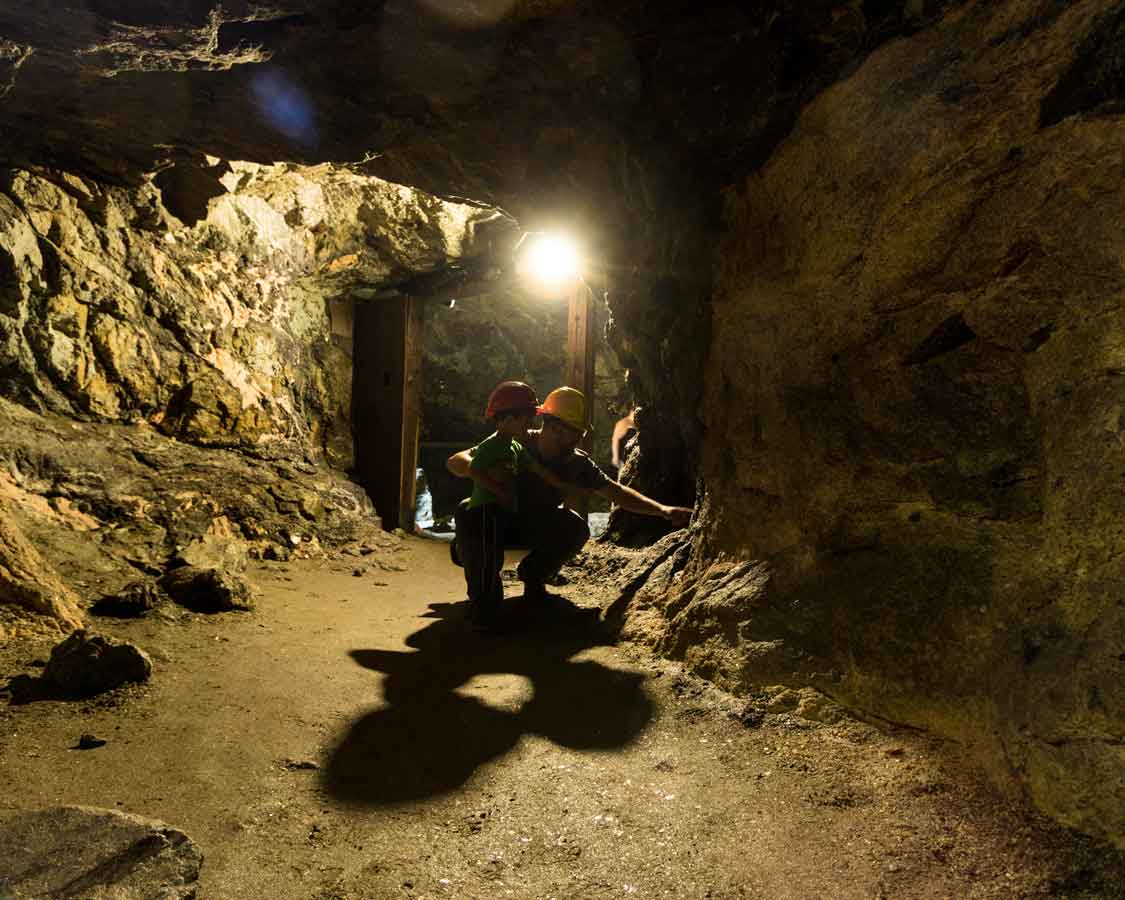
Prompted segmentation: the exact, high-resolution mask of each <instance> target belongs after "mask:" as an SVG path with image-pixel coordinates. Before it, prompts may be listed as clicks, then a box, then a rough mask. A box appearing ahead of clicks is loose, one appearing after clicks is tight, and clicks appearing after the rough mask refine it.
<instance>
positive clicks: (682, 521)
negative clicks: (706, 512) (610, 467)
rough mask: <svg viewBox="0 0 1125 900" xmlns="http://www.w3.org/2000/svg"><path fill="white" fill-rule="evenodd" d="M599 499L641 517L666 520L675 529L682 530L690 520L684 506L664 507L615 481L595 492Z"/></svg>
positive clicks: (687, 510)
mask: <svg viewBox="0 0 1125 900" xmlns="http://www.w3.org/2000/svg"><path fill="white" fill-rule="evenodd" d="M595 493H597V494H598V496H600V497H605V499H606V500H609V501H610V502H611V503H616V504H617V505H618V506H620V507H621V508H622V509H624V510H627V511H629V512H632V513H639V514H640V515H642V516H659V517H660V518H662V519H667V520H668V521H669V522H671V523H672V524H673V525H675V526H676V527H677V528H683V527H684V526H685V525H687V523H688V522H689V521H690V520H691V513H692V511H691V509H689V508H688V507H686V506H666V505H665V504H663V503H657V502H656V501H655V500H653V499H652V498H651V497H646V496H645V495H644V494H642V493H641V492H640V491H635V490H633V489H632V488H631V487H626V486H625V485H623V484H620V483H619V482H616V481H611V482H609V483H608V484H606V485H605V487H603V488H601V489H600V490H598V491H596V492H595Z"/></svg>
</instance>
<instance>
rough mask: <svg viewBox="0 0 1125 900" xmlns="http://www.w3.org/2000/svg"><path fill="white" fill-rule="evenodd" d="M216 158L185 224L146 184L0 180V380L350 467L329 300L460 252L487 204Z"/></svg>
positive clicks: (73, 402) (60, 405) (195, 435)
mask: <svg viewBox="0 0 1125 900" xmlns="http://www.w3.org/2000/svg"><path fill="white" fill-rule="evenodd" d="M216 169H221V170H222V174H221V175H219V176H218V177H217V178H216V179H215V183H216V184H217V186H218V187H217V191H216V196H215V197H214V198H212V199H211V201H210V206H209V209H208V208H206V207H205V208H204V210H203V211H205V212H206V215H205V217H203V218H201V219H200V220H199V221H197V222H195V223H193V224H192V226H191V227H188V226H187V225H185V224H184V223H183V222H182V221H180V220H179V219H177V218H176V217H175V216H173V215H172V213H170V212H169V210H168V209H167V207H166V206H165V205H164V203H163V201H162V196H161V193H160V191H159V189H158V188H157V187H156V186H154V185H152V184H146V185H143V186H141V187H139V188H113V187H107V186H105V185H101V184H98V183H96V182H92V181H89V180H86V179H82V178H79V177H76V176H73V175H60V174H57V173H49V172H42V173H30V172H26V171H10V172H8V173H6V175H5V177H4V180H3V192H2V193H0V260H2V261H3V263H4V268H5V273H6V276H5V279H4V282H3V284H2V285H0V368H2V369H3V371H5V372H6V373H7V374H8V377H7V378H6V379H5V380H4V382H3V385H2V386H0V391H2V392H3V393H4V394H6V395H7V396H9V397H10V398H12V399H16V400H18V401H20V402H23V403H24V404H26V405H28V406H30V407H32V408H39V409H48V410H51V411H54V412H60V413H66V414H71V415H78V416H81V417H87V418H92V419H95V420H100V421H125V422H129V421H139V420H144V421H147V422H149V423H151V424H154V425H156V426H157V427H158V428H159V429H161V430H162V431H164V432H165V433H166V434H169V435H174V436H176V437H179V438H182V439H184V440H187V441H190V442H192V443H197V444H204V445H213V446H247V445H248V446H260V445H263V444H273V443H289V444H291V445H293V446H294V447H295V448H296V452H298V453H299V454H302V455H303V454H305V453H312V454H313V455H319V454H321V453H326V454H327V455H328V457H329V459H330V461H332V462H333V463H335V464H337V465H339V466H341V467H346V466H347V465H349V463H350V456H351V430H350V424H349V418H350V409H349V405H350V397H351V367H350V360H349V359H348V357H347V355H346V354H345V353H344V351H342V350H341V349H340V348H338V347H337V346H336V345H335V344H334V343H333V342H332V340H331V322H330V318H329V304H330V303H331V302H332V301H334V300H336V301H341V302H351V301H352V298H353V293H352V292H353V291H355V290H357V289H360V288H361V287H362V286H367V287H368V288H370V286H371V285H376V286H378V285H384V284H394V283H396V282H400V281H402V280H404V279H407V278H409V277H410V276H411V275H414V274H416V273H418V272H428V271H432V270H435V269H440V268H441V267H442V266H444V265H445V264H447V263H448V262H450V261H453V260H458V259H460V258H461V257H462V256H463V255H464V254H466V253H468V252H471V250H472V241H473V238H474V225H475V224H476V223H477V222H478V221H479V220H481V219H485V218H488V216H489V215H490V214H489V213H486V212H483V211H481V210H478V209H476V208H473V207H468V206H462V205H457V204H448V203H443V202H441V201H439V200H436V199H435V198H432V197H429V196H427V195H425V194H421V193H419V192H417V191H414V190H412V189H410V188H406V187H402V186H399V185H391V184H387V183H385V182H380V181H377V180H374V179H370V178H363V177H359V176H355V175H353V174H352V173H350V172H348V171H347V170H339V169H332V168H330V167H327V166H322V167H319V168H318V169H304V170H302V169H300V168H297V167H286V166H276V167H262V166H258V165H255V164H248V163H242V164H239V163H235V164H234V166H233V168H232V167H231V166H230V165H226V164H222V165H220V166H216ZM370 302H377V301H370Z"/></svg>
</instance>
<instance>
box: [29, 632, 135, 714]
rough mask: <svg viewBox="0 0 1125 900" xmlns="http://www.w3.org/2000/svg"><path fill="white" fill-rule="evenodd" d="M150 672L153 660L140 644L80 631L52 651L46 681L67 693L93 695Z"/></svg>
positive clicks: (45, 671) (79, 695) (45, 675)
mask: <svg viewBox="0 0 1125 900" xmlns="http://www.w3.org/2000/svg"><path fill="white" fill-rule="evenodd" d="M151 675H152V661H151V660H150V659H149V658H148V655H147V654H146V653H145V652H144V651H143V650H141V649H140V648H139V647H136V646H134V645H133V644H129V643H126V642H125V641H115V640H113V639H112V638H107V637H102V636H101V635H90V634H88V633H87V632H86V631H85V630H79V631H76V632H74V633H73V634H72V635H70V637H68V638H67V639H66V640H65V641H63V642H62V643H61V644H58V645H56V646H55V648H54V649H53V650H52V651H51V658H50V659H49V660H48V661H47V667H46V669H44V671H43V680H45V681H47V682H49V683H50V684H52V685H54V686H56V687H57V688H58V689H59V691H61V692H62V693H63V694H64V695H66V696H70V697H90V696H93V695H95V694H101V693H104V692H105V691H110V690H113V689H114V688H116V687H120V686H121V685H123V684H125V683H127V682H139V681H147V680H148V679H149V676H151Z"/></svg>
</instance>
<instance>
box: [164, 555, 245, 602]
mask: <svg viewBox="0 0 1125 900" xmlns="http://www.w3.org/2000/svg"><path fill="white" fill-rule="evenodd" d="M160 585H161V587H163V588H164V590H166V591H167V592H168V594H169V596H171V597H172V599H173V600H175V601H176V602H177V603H179V604H180V605H181V606H186V607H187V608H188V609H191V610H194V611H196V612H204V613H214V612H225V611H227V610H232V609H251V608H252V607H253V605H254V596H253V589H252V588H251V587H250V585H249V584H247V582H246V581H245V579H243V578H241V577H240V576H238V575H234V574H232V573H230V572H224V571H222V570H220V569H200V568H197V567H195V566H180V568H178V569H172V570H171V571H170V572H167V573H166V574H165V575H164V577H163V578H162V579H161V580H160Z"/></svg>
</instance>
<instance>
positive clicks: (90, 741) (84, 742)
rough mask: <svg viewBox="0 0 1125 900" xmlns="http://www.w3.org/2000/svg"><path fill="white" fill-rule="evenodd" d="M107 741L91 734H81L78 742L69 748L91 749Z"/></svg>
mask: <svg viewBox="0 0 1125 900" xmlns="http://www.w3.org/2000/svg"><path fill="white" fill-rule="evenodd" d="M106 743H107V741H104V740H103V739H102V738H100V737H95V736H94V735H92V734H83V735H82V736H81V737H79V738H78V743H77V744H75V745H74V747H72V748H71V749H73V750H93V749H95V748H97V747H104V746H105V745H106Z"/></svg>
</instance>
